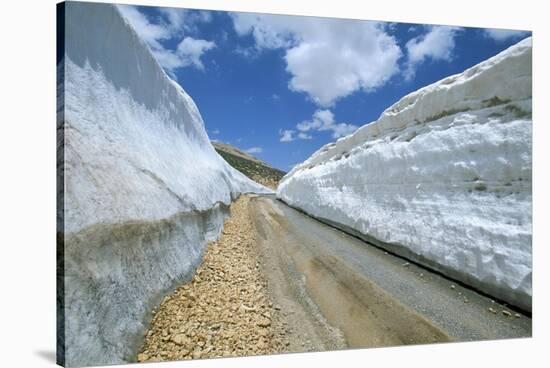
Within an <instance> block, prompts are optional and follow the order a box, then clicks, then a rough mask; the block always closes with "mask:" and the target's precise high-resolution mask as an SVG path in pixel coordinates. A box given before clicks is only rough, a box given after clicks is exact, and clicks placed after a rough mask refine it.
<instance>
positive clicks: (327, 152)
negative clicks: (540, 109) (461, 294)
mask: <svg viewBox="0 0 550 368" xmlns="http://www.w3.org/2000/svg"><path fill="white" fill-rule="evenodd" d="M531 131H532V118H531V39H526V40H524V41H521V42H519V43H518V44H516V45H515V46H512V47H510V48H509V49H508V50H505V51H503V52H502V53H500V54H498V55H496V56H495V57H493V58H490V59H488V60H486V61H484V62H482V63H480V64H478V65H476V66H474V67H472V68H470V69H467V70H466V71H464V72H463V73H461V74H457V75H454V76H450V77H448V78H445V79H443V80H441V81H439V82H437V83H434V84H432V85H430V86H427V87H424V88H422V89H420V90H418V91H416V92H413V93H411V94H409V95H407V96H405V97H403V98H402V99H401V100H400V101H398V102H397V103H396V104H394V105H393V106H391V107H390V108H388V109H387V110H386V111H384V112H383V113H382V115H381V116H380V118H379V119H378V120H377V121H375V122H373V123H370V124H367V125H365V126H363V127H361V128H359V129H358V130H357V131H356V132H355V133H353V134H352V135H350V136H347V137H344V138H342V139H339V140H338V141H337V142H335V143H331V144H328V145H326V146H324V147H322V148H321V149H319V150H318V151H317V152H316V153H314V154H313V155H312V156H311V157H310V158H309V159H307V160H306V161H305V162H303V163H302V164H300V165H298V166H296V167H294V169H293V170H292V171H291V172H290V173H288V174H287V175H286V176H285V177H284V178H283V180H282V181H281V183H280V184H279V187H278V190H277V196H278V197H279V198H281V199H282V200H284V201H285V202H287V203H289V204H290V205H292V206H295V207H298V208H300V209H302V210H303V211H305V212H307V213H309V214H311V215H313V216H315V217H318V218H321V219H324V220H326V221H329V222H331V223H333V224H336V225H338V226H340V227H342V228H344V229H346V230H348V231H350V232H353V233H355V234H358V235H360V236H362V237H364V238H366V239H367V240H369V241H371V242H373V243H374V244H378V245H379V246H382V247H384V248H386V249H389V250H391V251H393V252H395V253H398V254H401V255H404V256H406V257H409V258H411V259H414V260H416V261H417V262H419V263H422V264H424V265H426V266H429V267H431V268H433V269H436V270H438V271H441V272H443V273H445V274H447V275H448V276H450V277H452V278H455V279H458V280H460V281H462V282H464V283H466V284H469V285H471V286H473V287H476V288H478V289H480V290H482V291H484V292H486V293H489V294H491V295H493V296H495V297H497V298H500V299H503V300H505V301H507V302H508V303H510V304H513V305H516V306H518V307H520V308H523V309H525V310H530V309H531V293H532V291H531V290H532V289H531V275H532V260H531V243H532V228H531V226H532V225H531V224H532V218H531V211H532V194H531V172H532V156H531V145H532V141H531Z"/></svg>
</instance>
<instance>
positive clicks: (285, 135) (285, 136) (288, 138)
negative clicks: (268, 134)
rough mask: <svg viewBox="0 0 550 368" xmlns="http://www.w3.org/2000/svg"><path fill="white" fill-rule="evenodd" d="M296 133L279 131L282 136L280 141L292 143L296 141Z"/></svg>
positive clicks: (290, 130)
mask: <svg viewBox="0 0 550 368" xmlns="http://www.w3.org/2000/svg"><path fill="white" fill-rule="evenodd" d="M295 133H296V132H295V131H294V130H292V129H289V130H279V135H280V136H281V137H280V139H279V141H281V142H292V141H293V140H295V139H296V138H295V136H294V134H295Z"/></svg>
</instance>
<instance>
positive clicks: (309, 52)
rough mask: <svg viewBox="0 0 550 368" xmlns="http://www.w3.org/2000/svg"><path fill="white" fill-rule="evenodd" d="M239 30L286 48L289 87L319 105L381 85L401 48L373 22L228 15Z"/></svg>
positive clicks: (259, 45) (261, 45) (258, 44)
mask: <svg viewBox="0 0 550 368" xmlns="http://www.w3.org/2000/svg"><path fill="white" fill-rule="evenodd" d="M232 18H233V25H234V28H235V31H236V32H237V34H239V35H241V36H244V35H252V37H253V39H254V41H255V48H256V49H258V50H261V49H284V50H285V55H284V60H285V62H286V69H287V71H288V72H289V73H290V74H291V79H290V81H289V83H288V86H289V88H290V89H291V90H293V91H297V92H304V93H306V94H307V95H308V96H309V97H310V98H311V100H312V101H314V102H315V103H316V104H318V105H319V106H323V107H327V106H331V105H332V104H334V102H335V101H337V100H338V99H340V98H343V97H345V96H348V95H350V94H351V93H353V92H355V91H358V90H363V91H366V92H369V91H373V90H375V89H376V88H378V87H381V86H383V85H384V84H385V83H386V82H387V81H388V80H389V79H390V78H391V77H392V76H393V75H395V74H396V73H397V72H398V71H399V66H398V60H399V58H400V57H401V54H402V53H401V49H400V48H399V46H398V45H397V42H396V40H395V38H394V37H392V36H390V35H389V34H388V33H387V32H386V31H387V30H386V26H385V25H383V24H381V23H376V22H366V21H353V20H340V19H326V18H314V17H306V18H304V17H293V16H276V15H266V14H246V13H234V14H232Z"/></svg>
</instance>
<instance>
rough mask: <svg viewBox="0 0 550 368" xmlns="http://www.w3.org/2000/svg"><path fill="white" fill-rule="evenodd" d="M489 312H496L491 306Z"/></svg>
mask: <svg viewBox="0 0 550 368" xmlns="http://www.w3.org/2000/svg"><path fill="white" fill-rule="evenodd" d="M489 312H491V313H493V314H497V311H496V310H495V309H493V308H491V307H489Z"/></svg>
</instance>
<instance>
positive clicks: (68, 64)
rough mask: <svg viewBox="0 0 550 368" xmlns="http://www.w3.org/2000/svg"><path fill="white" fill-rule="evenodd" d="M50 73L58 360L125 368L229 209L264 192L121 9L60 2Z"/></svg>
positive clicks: (75, 363) (186, 277)
mask: <svg viewBox="0 0 550 368" xmlns="http://www.w3.org/2000/svg"><path fill="white" fill-rule="evenodd" d="M64 6H65V9H64V14H65V16H64V21H65V29H64V33H65V37H64V43H65V53H64V56H63V60H62V62H61V63H59V64H58V73H59V78H58V122H57V124H58V126H57V129H58V147H57V149H58V170H59V171H58V178H59V180H60V185H59V186H58V196H59V198H60V202H59V205H58V224H59V225H58V227H59V228H58V242H59V243H58V267H59V269H58V285H59V288H60V289H59V290H60V292H59V294H58V302H59V306H58V311H59V313H60V314H59V316H58V317H59V318H58V360H59V362H60V363H64V364H66V365H68V366H82V365H103V364H114V363H123V362H131V361H134V360H135V354H136V350H137V348H138V347H139V344H140V343H141V341H142V339H143V333H144V331H145V328H146V326H147V323H148V319H149V318H150V311H151V309H152V308H153V307H154V306H155V305H156V304H157V303H158V302H159V301H160V298H161V297H162V296H163V295H165V294H166V293H167V292H168V291H170V290H171V289H172V288H174V287H175V286H176V285H178V284H179V283H181V282H184V281H187V280H189V279H190V278H191V276H192V274H193V272H194V270H195V269H196V267H197V266H198V263H199V262H200V260H201V257H202V253H203V250H204V248H205V246H206V244H207V242H208V241H209V240H213V239H215V238H217V237H218V236H219V233H220V231H221V228H222V226H223V220H224V219H225V217H226V216H227V214H228V206H229V204H230V203H231V201H232V200H233V199H235V198H236V197H237V196H238V195H239V194H240V193H243V192H270V191H269V190H268V189H266V188H265V187H263V186H261V185H259V184H256V183H255V182H253V181H251V180H249V179H248V178H246V177H245V176H244V175H242V174H241V173H239V172H238V171H236V170H234V169H233V168H232V167H230V166H229V165H228V164H227V163H226V162H225V161H224V160H223V159H222V158H221V156H219V155H218V154H217V153H216V151H215V150H214V148H213V147H212V146H211V144H210V142H209V139H208V136H207V134H206V132H205V128H204V124H203V121H202V118H201V116H200V114H199V111H198V109H197V107H196V106H195V104H194V102H193V100H192V99H191V98H190V97H189V96H188V95H187V94H186V93H185V91H184V90H183V89H182V88H181V87H180V86H179V85H178V84H177V83H175V82H173V81H172V80H171V79H170V78H169V77H168V76H167V75H166V74H165V72H164V71H163V70H162V68H161V67H160V66H159V65H158V64H157V62H156V61H155V59H154V58H153V56H152V54H151V52H150V50H149V49H148V47H147V46H146V44H145V43H144V42H143V41H142V40H141V39H140V38H139V37H138V35H137V34H136V32H135V31H134V30H133V29H132V28H131V26H130V25H129V23H127V21H126V20H125V19H124V18H123V16H122V15H121V13H120V12H119V10H118V8H116V7H115V6H112V5H108V4H93V3H74V2H68V3H65V5H64Z"/></svg>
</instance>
